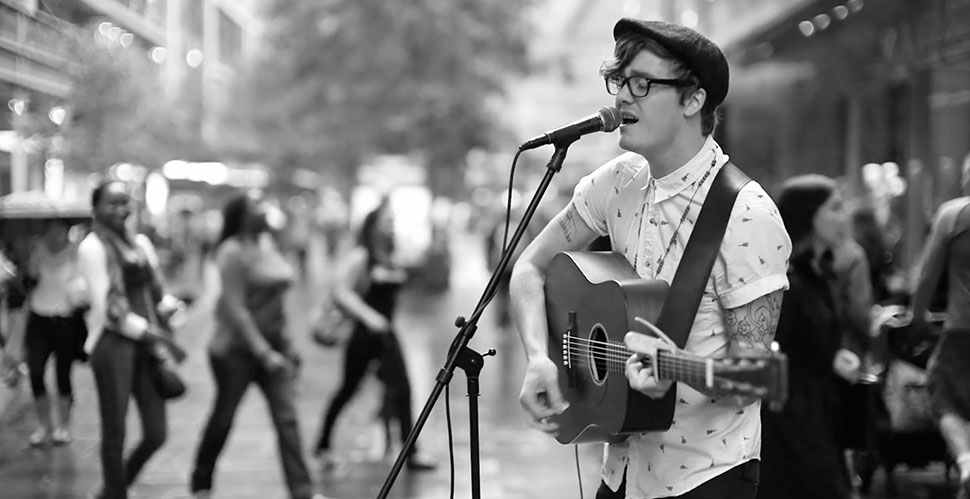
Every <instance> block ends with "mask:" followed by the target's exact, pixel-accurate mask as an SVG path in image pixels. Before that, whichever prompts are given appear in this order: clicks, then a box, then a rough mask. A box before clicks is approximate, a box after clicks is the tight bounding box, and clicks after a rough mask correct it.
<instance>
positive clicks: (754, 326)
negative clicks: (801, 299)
mask: <svg viewBox="0 0 970 499" xmlns="http://www.w3.org/2000/svg"><path fill="white" fill-rule="evenodd" d="M783 294H784V291H783V290H778V291H775V292H773V293H771V294H768V295H765V296H762V297H761V298H758V299H757V300H755V301H753V302H751V303H748V304H747V305H742V306H740V307H737V308H732V309H728V310H725V312H724V321H725V323H726V326H727V334H728V339H729V340H730V342H731V343H734V344H735V345H737V347H738V349H739V350H741V351H744V350H755V351H765V352H767V351H769V350H770V349H771V342H772V341H774V339H775V329H776V328H777V327H778V318H779V316H780V315H781V300H782V296H783Z"/></svg>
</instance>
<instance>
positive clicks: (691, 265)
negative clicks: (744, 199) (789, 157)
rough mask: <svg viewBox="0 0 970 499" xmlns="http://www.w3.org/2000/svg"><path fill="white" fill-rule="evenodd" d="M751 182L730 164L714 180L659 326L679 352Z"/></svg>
mask: <svg viewBox="0 0 970 499" xmlns="http://www.w3.org/2000/svg"><path fill="white" fill-rule="evenodd" d="M750 181H751V179H750V178H748V176H747V175H745V174H744V172H742V171H741V170H740V169H738V167H736V166H734V164H733V163H731V162H730V161H729V162H728V163H727V164H725V165H724V167H723V168H721V171H719V172H718V173H717V175H716V176H715V177H714V182H713V184H712V185H711V190H710V191H708V193H707V199H705V200H704V205H703V206H702V207H701V213H700V215H698V216H697V224H695V226H694V230H693V231H691V233H690V238H689V239H688V240H687V247H685V248H684V255H683V257H681V259H680V264H678V265H677V271H676V272H674V280H673V282H672V283H671V284H670V290H669V292H668V293H667V299H666V300H664V305H663V309H661V311H660V315H659V317H658V318H657V324H656V326H657V327H658V328H660V330H661V331H663V332H664V333H666V334H667V336H668V337H670V339H671V340H673V342H674V343H675V344H677V347H678V348H684V347H685V346H686V345H687V336H688V335H690V328H691V326H692V325H693V324H694V316H696V315H697V308H698V306H699V305H700V303H701V296H703V294H704V287H705V285H706V284H707V279H708V278H709V277H710V276H711V269H713V268H714V260H715V259H717V251H718V249H719V248H720V247H721V240H722V239H724V232H725V231H726V230H727V223H728V219H730V218H731V210H732V209H733V208H734V201H735V200H736V199H737V197H738V193H739V192H741V188H742V187H744V185H745V184H747V183H748V182H750Z"/></svg>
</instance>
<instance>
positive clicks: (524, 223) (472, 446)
mask: <svg viewBox="0 0 970 499" xmlns="http://www.w3.org/2000/svg"><path fill="white" fill-rule="evenodd" d="M578 139H579V137H570V138H568V139H567V140H563V141H562V142H561V143H556V144H555V146H556V150H555V152H553V153H552V158H550V159H549V163H548V164H546V174H545V175H544V176H543V177H542V181H541V182H540V183H539V189H538V190H537V191H536V193H535V194H534V195H533V196H532V200H531V201H530V202H529V206H528V208H526V211H525V213H524V214H523V215H522V220H521V221H519V225H518V226H517V227H516V229H515V233H514V234H513V235H512V239H511V241H510V242H509V245H508V247H507V248H505V251H504V252H503V253H502V258H501V259H500V260H499V263H498V267H496V268H495V270H494V271H493V272H492V276H491V278H490V279H489V280H488V284H487V285H486V286H485V291H484V293H482V297H481V298H480V299H479V301H478V305H476V306H475V311H474V312H472V316H471V318H469V319H468V320H465V318H464V317H462V316H458V318H457V319H455V326H456V327H458V328H459V330H458V334H457V335H456V336H455V339H454V341H453V342H452V344H451V347H450V348H449V350H448V359H447V361H446V362H445V365H444V367H442V368H441V370H440V371H439V372H438V376H437V377H436V378H435V381H436V383H435V386H434V389H433V390H432V391H431V395H430V396H429V397H428V400H427V402H425V404H424V409H422V410H421V414H420V415H419V416H418V419H417V420H416V421H415V423H414V427H413V428H412V429H411V433H409V434H408V438H407V440H405V442H404V446H403V447H402V448H401V452H400V453H398V455H397V459H396V460H395V461H394V466H392V467H391V472H390V473H389V474H388V475H387V478H386V479H385V480H384V485H383V487H381V491H380V493H379V494H378V495H377V499H386V498H387V495H388V494H389V493H390V491H391V487H392V486H393V485H394V481H395V480H396V479H397V476H398V475H399V474H400V473H401V468H403V467H404V464H405V461H406V460H407V459H408V457H409V455H410V454H411V450H412V449H413V448H414V443H415V442H416V441H417V439H418V435H419V434H420V433H421V430H422V429H423V428H424V425H425V423H427V421H428V417H429V416H430V415H431V410H432V409H434V406H435V403H437V401H438V398H439V397H440V396H441V392H442V391H443V390H444V388H445V386H447V385H448V384H449V383H450V382H451V377H452V376H453V375H454V372H455V368H456V367H458V368H461V369H462V370H463V371H465V377H466V378H467V384H468V387H467V389H468V423H469V452H470V454H471V474H472V476H471V486H472V499H480V498H481V474H480V468H479V455H478V454H479V453H478V396H479V391H478V375H479V373H481V370H482V367H484V365H485V359H484V357H485V356H490V355H495V350H494V349H490V350H489V351H488V352H487V353H486V354H485V355H482V354H480V353H478V352H476V351H474V350H472V349H470V348H468V342H469V341H471V339H472V336H474V335H475V332H476V331H477V330H478V320H479V319H480V318H481V316H482V313H483V312H484V311H485V307H486V306H487V305H488V303H489V302H490V301H491V300H492V298H493V297H494V296H495V293H496V291H497V290H498V285H499V278H500V276H501V275H502V272H504V271H505V269H506V268H507V267H508V265H509V260H511V258H512V252H513V250H514V249H515V248H516V246H518V244H519V241H520V240H521V239H522V235H523V234H525V229H526V228H527V227H528V226H529V222H530V221H531V220H532V216H533V215H534V214H535V212H536V209H537V208H538V207H539V201H541V200H542V196H543V195H545V193H546V190H547V189H548V188H549V184H551V183H552V178H553V177H554V176H555V175H556V174H557V173H559V171H560V170H561V169H562V163H563V161H564V160H565V159H566V149H568V148H569V146H570V144H572V143H573V142H575V141H576V140H578Z"/></svg>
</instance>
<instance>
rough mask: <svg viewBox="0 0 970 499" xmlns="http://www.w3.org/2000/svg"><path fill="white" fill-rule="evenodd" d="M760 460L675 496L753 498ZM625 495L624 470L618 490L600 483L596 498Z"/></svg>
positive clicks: (687, 498) (684, 498) (691, 498)
mask: <svg viewBox="0 0 970 499" xmlns="http://www.w3.org/2000/svg"><path fill="white" fill-rule="evenodd" d="M759 471H760V461H758V460H757V459H752V460H750V461H747V462H745V463H743V464H739V465H737V466H735V467H733V468H731V469H729V470H727V471H725V472H724V473H721V474H720V475H718V476H716V477H714V478H712V479H710V480H708V481H706V482H704V483H703V484H701V485H700V486H698V487H697V488H695V489H693V490H691V491H688V492H686V493H684V494H681V495H679V496H676V497H678V498H682V499H726V498H730V499H754V498H755V496H756V495H757V493H758V479H759ZM624 497H626V472H624V475H623V483H621V484H620V488H619V490H617V491H616V492H613V491H612V490H610V488H609V487H607V486H606V484H605V483H600V488H599V489H598V490H597V491H596V499H623V498H624Z"/></svg>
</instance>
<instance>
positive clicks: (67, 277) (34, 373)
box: [25, 220, 88, 445]
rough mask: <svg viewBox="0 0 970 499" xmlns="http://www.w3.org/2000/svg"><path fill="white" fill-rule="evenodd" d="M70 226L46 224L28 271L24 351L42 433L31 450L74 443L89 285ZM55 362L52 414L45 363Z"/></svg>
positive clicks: (34, 438)
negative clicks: (75, 369) (74, 374)
mask: <svg viewBox="0 0 970 499" xmlns="http://www.w3.org/2000/svg"><path fill="white" fill-rule="evenodd" d="M69 229H70V226H69V224H68V223H67V222H65V221H63V220H51V221H49V222H47V229H46V231H45V232H44V235H43V236H42V237H41V239H40V240H39V241H38V242H37V243H36V244H35V245H34V248H33V251H31V253H30V263H29V266H28V269H27V273H28V275H29V278H30V281H31V282H32V283H33V285H32V286H31V291H30V294H29V297H28V299H27V303H28V305H27V307H28V310H29V315H28V317H27V326H26V327H27V330H26V338H25V346H26V348H27V368H28V369H29V372H30V387H31V391H32V392H33V395H34V408H35V409H36V411H37V421H38V423H39V424H38V428H37V430H36V431H35V432H34V433H33V434H32V435H31V436H30V443H31V445H44V444H47V443H49V442H53V443H55V444H59V445H63V444H66V443H68V442H70V441H71V434H70V422H71V405H72V404H73V403H74V392H73V390H72V386H71V368H72V366H73V365H74V361H75V360H79V359H83V358H84V355H83V341H84V339H85V338H86V337H87V329H86V327H85V325H84V315H83V313H84V310H85V309H86V308H87V306H88V296H87V284H86V281H85V280H84V278H83V277H82V276H81V271H80V268H79V266H78V254H77V242H76V241H71V239H70V236H69ZM51 354H53V355H54V357H55V359H56V363H55V372H56V378H57V395H58V396H57V398H56V403H55V404H54V408H55V409H56V410H55V411H54V414H53V416H54V417H53V418H52V413H51V399H50V397H48V395H47V386H46V384H45V382H44V374H45V373H46V371H47V359H49V358H50V356H51Z"/></svg>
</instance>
